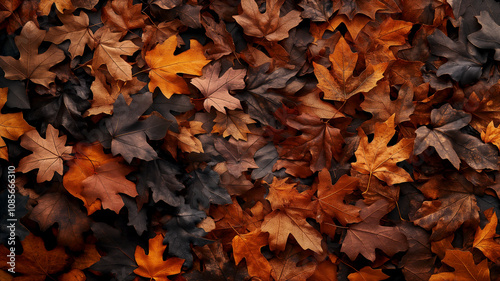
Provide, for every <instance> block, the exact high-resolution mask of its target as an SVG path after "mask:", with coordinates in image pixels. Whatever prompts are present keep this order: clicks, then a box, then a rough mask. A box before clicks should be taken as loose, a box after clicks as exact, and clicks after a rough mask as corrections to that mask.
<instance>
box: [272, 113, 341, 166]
mask: <svg viewBox="0 0 500 281" xmlns="http://www.w3.org/2000/svg"><path fill="white" fill-rule="evenodd" d="M286 123H287V125H288V126H290V127H292V128H294V129H297V130H300V131H301V132H302V134H301V135H299V136H294V137H291V138H288V139H286V140H285V141H284V142H282V143H281V144H280V145H281V147H283V148H284V149H283V150H282V151H281V152H280V158H283V159H287V160H300V159H303V158H304V156H305V155H307V154H310V155H311V160H310V165H309V167H310V169H311V171H313V172H316V171H320V170H322V169H323V168H327V169H329V168H330V167H331V162H332V158H338V156H339V154H340V151H341V150H342V144H343V142H344V140H343V137H342V135H341V134H340V129H338V128H335V127H333V126H331V125H330V124H329V123H328V122H323V121H322V120H321V119H319V118H317V117H314V116H311V115H307V114H301V115H299V116H297V117H295V118H293V119H292V118H290V119H288V120H287V121H286ZM282 161H283V160H281V159H280V160H278V162H277V164H278V165H279V164H280V163H281V162H282Z"/></svg>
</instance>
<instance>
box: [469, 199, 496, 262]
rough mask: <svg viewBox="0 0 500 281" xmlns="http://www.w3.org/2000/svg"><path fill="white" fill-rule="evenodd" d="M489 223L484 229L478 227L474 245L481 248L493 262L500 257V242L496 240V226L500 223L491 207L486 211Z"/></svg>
mask: <svg viewBox="0 0 500 281" xmlns="http://www.w3.org/2000/svg"><path fill="white" fill-rule="evenodd" d="M485 216H486V219H487V220H488V223H487V224H486V225H485V226H484V228H483V229H481V228H479V227H478V228H477V231H476V234H475V236H474V242H473V244H472V245H473V247H474V248H476V249H479V250H480V251H481V252H483V254H484V255H485V256H486V257H487V258H489V259H490V260H491V261H493V262H497V261H498V259H500V244H498V243H497V242H495V240H494V238H495V237H496V236H497V235H496V228H497V224H498V219H497V215H496V214H495V212H492V210H491V209H489V210H486V212H485Z"/></svg>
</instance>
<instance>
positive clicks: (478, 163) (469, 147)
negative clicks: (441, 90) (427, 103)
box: [414, 104, 498, 170]
mask: <svg viewBox="0 0 500 281" xmlns="http://www.w3.org/2000/svg"><path fill="white" fill-rule="evenodd" d="M471 118H472V117H471V115H470V114H468V113H466V112H464V111H461V110H455V109H453V108H452V107H451V105H450V104H445V105H443V106H441V107H440V108H439V109H433V110H432V112H431V124H432V125H433V127H434V128H433V129H432V130H430V129H429V128H427V127H425V126H421V127H419V128H418V129H417V130H416V131H415V132H416V133H417V138H416V139H415V147H414V153H415V154H416V155H418V154H420V153H422V152H423V151H424V150H425V149H427V147H429V146H433V147H434V148H436V151H437V153H438V154H439V156H440V157H441V158H442V159H448V160H450V162H451V163H452V164H453V166H454V167H455V168H456V169H459V167H460V159H459V157H460V158H462V159H464V160H465V161H466V162H467V164H469V166H471V167H472V168H474V169H492V170H497V169H498V165H497V161H498V159H497V158H498V154H497V152H496V151H495V149H494V148H493V147H492V146H491V145H488V144H484V143H483V142H481V141H480V140H479V139H478V138H475V137H473V136H471V135H468V134H464V133H462V132H460V131H459V130H460V129H461V128H463V127H465V126H466V125H467V124H468V123H469V122H470V120H471Z"/></svg>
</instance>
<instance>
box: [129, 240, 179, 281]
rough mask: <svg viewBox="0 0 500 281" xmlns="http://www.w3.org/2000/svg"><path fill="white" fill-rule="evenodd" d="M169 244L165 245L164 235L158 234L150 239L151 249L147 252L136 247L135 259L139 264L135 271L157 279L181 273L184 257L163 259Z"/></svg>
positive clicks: (166, 279) (159, 280)
mask: <svg viewBox="0 0 500 281" xmlns="http://www.w3.org/2000/svg"><path fill="white" fill-rule="evenodd" d="M166 248H167V246H164V245H163V235H161V234H157V235H156V236H155V237H153V238H151V239H149V251H148V253H147V254H146V251H144V249H143V248H141V247H139V246H137V248H136V249H135V260H136V262H137V265H138V266H139V267H138V268H136V269H135V270H134V273H135V274H137V275H140V276H142V277H146V278H150V280H156V281H168V280H169V279H168V277H167V276H170V275H175V274H179V273H181V269H182V264H183V263H184V260H183V259H180V258H176V257H172V258H168V259H167V260H163V252H164V251H165V249H166Z"/></svg>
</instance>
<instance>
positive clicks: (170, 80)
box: [144, 36, 210, 98]
mask: <svg viewBox="0 0 500 281" xmlns="http://www.w3.org/2000/svg"><path fill="white" fill-rule="evenodd" d="M176 46H177V41H176V38H175V37H174V36H172V37H170V38H168V39H167V40H165V42H163V43H162V44H159V45H157V46H156V47H155V48H154V49H153V50H151V51H148V52H146V56H145V58H144V59H145V60H146V63H147V64H148V66H149V67H150V71H149V79H150V81H149V90H150V91H152V92H153V91H154V90H155V89H156V88H157V87H158V88H160V91H161V92H162V93H163V94H164V95H165V96H166V97H167V98H170V97H171V96H172V95H173V94H188V93H189V89H188V86H187V84H186V81H184V79H182V77H180V76H178V75H177V73H185V74H191V75H197V76H200V75H202V74H203V73H202V68H203V67H204V66H205V65H206V64H208V63H209V62H210V60H207V59H206V58H205V55H203V46H201V45H200V43H198V41H196V40H190V46H191V48H190V49H189V50H187V51H185V52H183V53H180V54H178V55H174V51H175V47H176Z"/></svg>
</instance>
